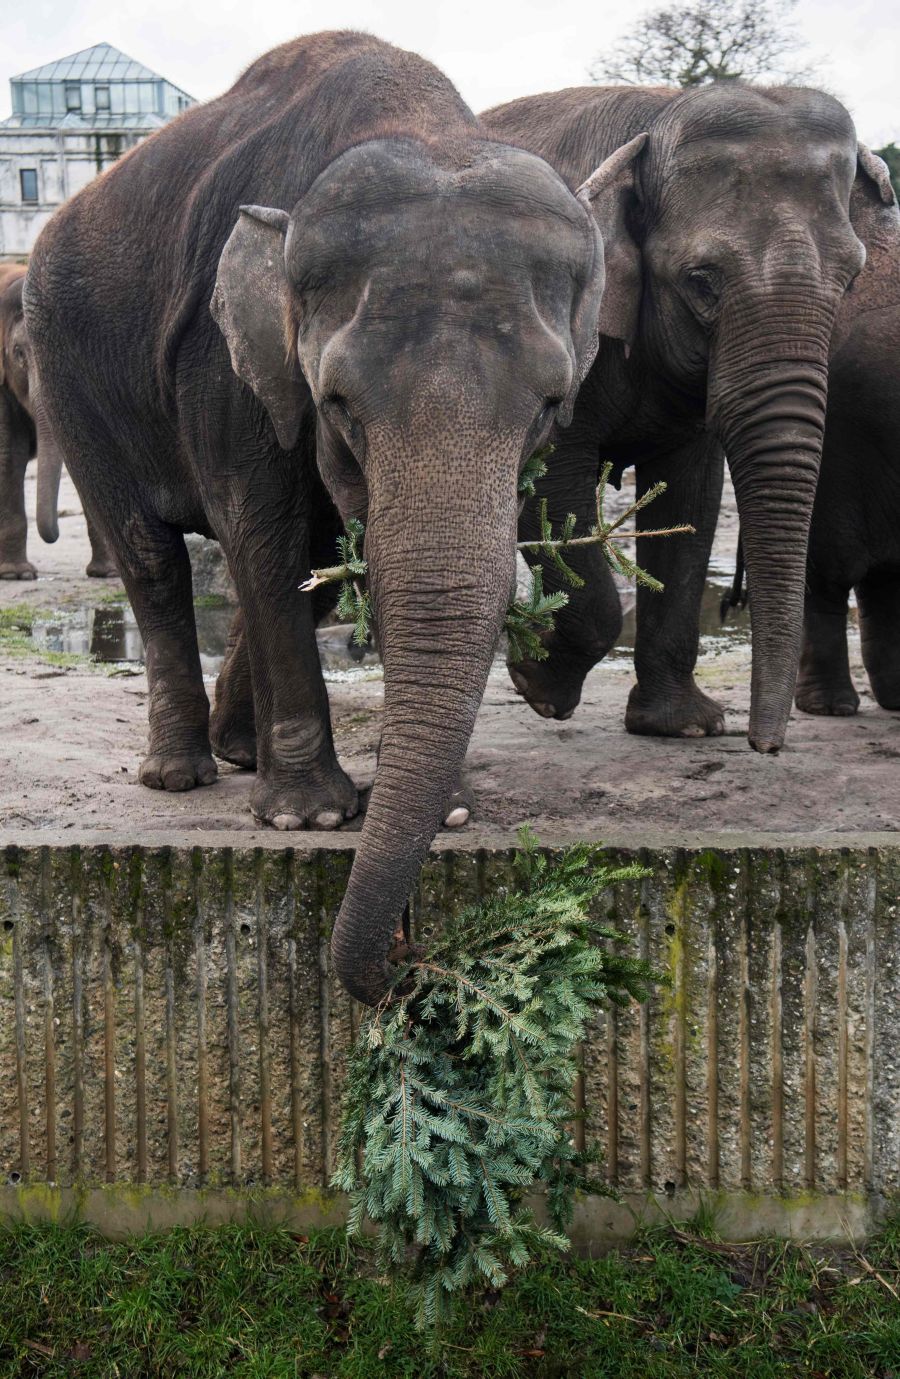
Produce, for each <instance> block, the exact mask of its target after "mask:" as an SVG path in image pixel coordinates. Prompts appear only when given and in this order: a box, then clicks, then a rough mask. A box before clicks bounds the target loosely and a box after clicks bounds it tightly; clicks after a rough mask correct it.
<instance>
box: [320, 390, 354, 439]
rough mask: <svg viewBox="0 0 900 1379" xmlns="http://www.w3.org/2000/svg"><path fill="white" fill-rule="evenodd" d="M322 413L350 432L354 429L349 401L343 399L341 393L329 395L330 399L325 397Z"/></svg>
mask: <svg viewBox="0 0 900 1379" xmlns="http://www.w3.org/2000/svg"><path fill="white" fill-rule="evenodd" d="M322 411H323V412H324V413H325V415H326V416H327V417H329V418H330V419H331V420H332V421H334V422H336V423H337V425H338V426H345V427H346V428H347V430H348V431H349V430H351V429H352V427H353V418H352V416H351V415H350V408H349V407H348V406H347V399H346V398H344V397H341V395H340V393H329V395H328V397H323V398H322Z"/></svg>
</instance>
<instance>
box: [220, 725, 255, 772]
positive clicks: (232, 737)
mask: <svg viewBox="0 0 900 1379" xmlns="http://www.w3.org/2000/svg"><path fill="white" fill-rule="evenodd" d="M209 736H210V740H211V742H212V749H213V753H214V755H215V756H217V757H218V758H219V760H220V761H230V762H231V763H232V765H233V766H240V767H242V768H243V769H244V770H245V771H255V770H256V732H255V731H254V729H252V728H236V727H235V728H224V727H223V728H221V729H219V728H218V727H217V724H216V716H215V714H213V715H212V717H211V718H210V721H209Z"/></svg>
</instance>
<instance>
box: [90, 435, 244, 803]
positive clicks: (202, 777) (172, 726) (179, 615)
mask: <svg viewBox="0 0 900 1379" xmlns="http://www.w3.org/2000/svg"><path fill="white" fill-rule="evenodd" d="M94 463H95V465H96V473H98V474H101V475H102V474H105V473H109V472H111V471H112V470H113V465H112V464H105V465H104V464H100V463H98V462H97V461H94ZM85 477H86V476H85ZM80 489H81V485H79V490H80ZM89 499H90V504H91V512H92V514H93V515H94V519H95V520H96V521H97V522H98V525H100V527H101V529H102V531H103V532H104V534H105V535H107V537H108V538H109V539H110V544H111V546H112V547H113V552H114V555H115V561H116V565H117V566H118V569H119V573H120V574H121V576H122V581H123V583H124V585H125V590H126V593H127V594H128V600H129V602H130V604H131V607H132V609H133V610H134V616H135V618H136V619H137V625H138V628H139V630H140V634H141V637H142V639H143V642H144V659H145V664H146V667H147V681H148V685H149V690H150V702H149V720H150V741H149V745H148V750H147V755H146V757H145V758H144V761H143V762H142V764H141V768H140V777H139V778H140V781H141V784H142V785H147V786H149V787H150V788H151V789H153V790H191V789H193V787H194V786H196V785H210V784H212V782H213V781H214V780H215V779H216V775H217V769H216V763H215V762H214V761H213V759H212V755H211V753H210V749H209V699H208V698H207V695H206V689H205V686H204V684H203V672H202V669H201V666H200V651H199V648H198V645H197V628H196V625H195V622H194V602H193V587H192V582H191V562H190V558H189V556H188V553H187V547H186V546H185V544H184V537H183V536H182V534H181V532H180V531H178V530H176V529H175V528H174V527H171V526H169V524H168V523H166V522H163V521H162V520H161V519H160V518H159V517H157V516H156V515H155V514H154V513H152V512H149V511H147V510H146V509H143V508H142V507H141V506H140V503H139V500H136V499H135V497H133V496H132V495H128V499H129V501H127V506H126V507H125V510H126V511H127V512H128V514H129V515H128V519H127V521H126V522H125V523H123V522H122V520H121V511H122V505H123V494H122V491H121V489H119V490H117V492H116V494H115V495H113V494H112V493H111V492H108V491H104V490H103V488H102V487H101V485H99V484H95V485H94V486H93V487H92V489H91V491H90V493H89ZM115 499H118V502H117V504H116V506H115V507H111V506H108V502H109V501H110V500H113V501H114V500H115Z"/></svg>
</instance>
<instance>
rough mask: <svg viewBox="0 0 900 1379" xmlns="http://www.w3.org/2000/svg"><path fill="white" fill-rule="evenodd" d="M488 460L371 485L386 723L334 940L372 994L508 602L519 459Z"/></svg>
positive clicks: (411, 469)
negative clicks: (433, 476)
mask: <svg viewBox="0 0 900 1379" xmlns="http://www.w3.org/2000/svg"><path fill="white" fill-rule="evenodd" d="M479 458H481V459H482V460H484V461H485V463H484V464H483V465H482V467H481V470H480V471H479V469H478V468H477V467H476V466H475V465H472V466H469V465H466V467H465V473H464V474H461V472H460V463H459V456H458V455H457V456H455V457H453V459H454V465H453V467H451V465H450V463H449V461H448V462H447V463H445V464H444V465H443V466H442V467H441V468H442V470H443V473H442V474H441V475H437V482H435V483H434V484H432V485H425V486H424V487H425V492H424V495H423V491H422V490H423V486H422V479H421V461H420V462H419V463H418V464H415V463H413V462H409V463H408V464H407V466H406V467H405V476H408V479H409V485H408V490H407V491H406V492H405V493H404V492H403V491H402V490H403V489H404V488H406V487H407V486H406V484H405V483H404V482H403V481H402V480H401V482H400V484H399V485H395V484H392V485H391V487H392V488H393V492H392V493H390V494H386V496H385V499H384V501H383V502H379V498H378V493H377V488H378V485H377V479H375V481H374V482H373V480H372V479H371V478H370V482H369V493H370V506H369V521H368V527H367V532H366V558H367V560H368V564H369V583H370V589H371V592H372V595H373V603H374V608H375V617H376V623H377V629H378V638H379V643H380V648H381V655H382V660H383V663H384V685H385V709H384V731H383V735H382V739H381V749H380V752H379V757H378V769H377V772H376V776H375V784H374V787H373V790H372V795H371V799H370V801H369V806H368V810H367V813H366V819H365V823H364V825H363V829H362V832H361V834H360V840H359V847H358V849H357V853H356V858H355V861H354V864H353V869H352V871H351V874H350V880H349V883H348V886H347V892H346V895H345V896H344V901H343V904H342V905H341V909H340V913H339V914H338V917H337V921H336V924H335V929H334V934H333V936H332V943H331V951H332V957H333V961H334V965H335V970H336V972H337V974H338V976H339V977H340V979H341V981H342V982H343V984H344V986H345V987H346V988H347V990H348V991H349V992H350V994H351V995H352V996H354V997H356V998H357V999H358V1000H361V1001H365V1002H367V1003H369V1004H375V1003H376V1002H377V1001H379V1000H380V999H381V998H382V997H383V996H384V994H385V992H386V990H387V988H388V986H389V984H390V981H391V976H392V971H391V964H390V962H389V958H388V954H389V950H390V948H391V944H392V941H393V939H394V936H395V935H396V934H397V932H398V930H399V928H400V925H401V922H402V916H403V912H404V909H405V906H406V902H407V899H408V897H409V894H410V891H411V890H412V887H413V885H414V883H415V880H416V877H417V875H418V871H419V868H420V867H421V865H422V862H423V861H424V859H425V857H426V855H427V853H428V849H429V847H430V846H431V842H432V840H433V838H434V835H435V833H436V832H437V830H438V828H439V827H440V823H441V819H442V812H443V808H444V804H445V801H446V799H447V797H448V796H449V795H450V794H451V792H452V791H453V789H454V788H455V786H456V783H457V779H458V774H459V771H460V769H461V767H462V764H463V760H464V758H465V754H466V749H467V747H468V744H469V739H470V737H471V734H472V728H473V726H474V723H475V715H476V714H477V712H478V707H479V705H480V703H481V698H482V695H483V693H484V688H485V684H486V682H487V677H488V672H489V670H490V666H491V660H492V657H493V653H494V650H495V647H496V643H497V638H498V635H499V632H500V629H501V626H502V622H503V618H504V614H505V611H506V607H507V603H508V600H509V592H510V587H511V584H512V579H513V572H514V566H515V531H516V517H517V507H518V502H517V495H516V478H515V476H516V472H517V466H516V459H517V458H518V457H517V456H511V457H510V463H509V465H508V466H506V467H504V469H503V470H502V471H501V470H500V469H499V467H498V465H497V462H496V455H491V454H490V452H488V454H487V455H485V454H484V452H483V451H482V453H481V455H480V456H479ZM429 463H430V464H432V465H433V464H434V463H435V461H434V458H433V457H429ZM372 468H375V466H373V467H372ZM371 472H372V469H370V474H371ZM449 475H453V482H452V484H451V483H449V482H448V476H449ZM417 488H418V492H416V489H417ZM429 488H430V489H431V490H432V491H431V492H430V493H429V492H428V489H429Z"/></svg>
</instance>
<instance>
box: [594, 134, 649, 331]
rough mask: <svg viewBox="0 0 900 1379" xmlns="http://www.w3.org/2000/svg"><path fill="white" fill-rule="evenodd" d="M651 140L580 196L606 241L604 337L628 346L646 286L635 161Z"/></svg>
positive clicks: (626, 153) (621, 154) (612, 163)
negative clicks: (636, 220) (634, 217)
mask: <svg viewBox="0 0 900 1379" xmlns="http://www.w3.org/2000/svg"><path fill="white" fill-rule="evenodd" d="M649 137H650V136H649V135H648V134H638V135H637V137H636V138H634V139H632V140H630V142H629V143H627V144H623V145H622V147H621V148H617V149H616V151H615V153H611V154H610V156H609V157H608V158H607V159H606V161H605V162H603V163H601V164H600V166H599V168H597V170H596V171H595V172H592V173H591V175H590V177H589V178H588V179H587V181H585V182H583V183H582V184H581V186H580V187H579V188H578V191H577V192H576V193H575V195H576V196H577V197H578V199H579V201H582V202H584V204H585V205H586V206H587V207H588V209H589V210H590V211H591V213H592V215H593V216H594V219H595V220H596V222H597V225H598V226H599V229H600V234H601V235H602V237H603V250H604V254H605V257H606V288H605V290H604V293H603V301H602V303H601V306H600V321H599V326H600V334H601V335H608V336H611V337H612V338H613V339H616V340H624V341H625V342H626V344H628V345H630V344H632V343H633V341H634V337H635V335H636V334H637V324H638V314H639V312H640V307H641V284H642V272H641V251H640V248H639V247H638V245H637V243H636V242H635V240H634V239H633V237H632V235H631V232H630V230H629V229H628V209H629V206H630V205H631V203H632V201H633V200H634V195H635V180H634V171H635V160H636V159H637V158H638V156H639V154H640V153H641V152H642V150H643V148H644V145H645V144H646V142H647V140H648V138H649Z"/></svg>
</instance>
